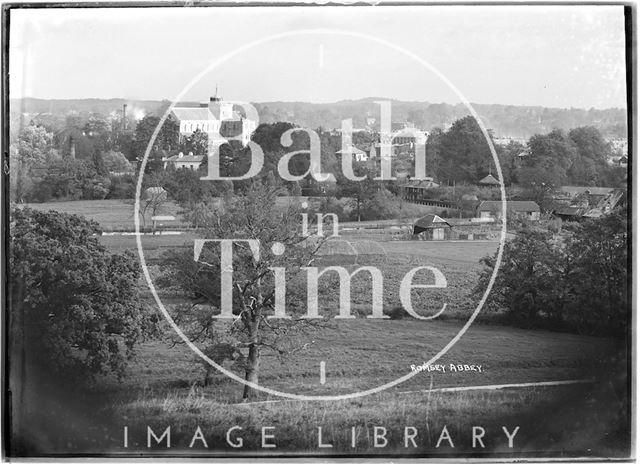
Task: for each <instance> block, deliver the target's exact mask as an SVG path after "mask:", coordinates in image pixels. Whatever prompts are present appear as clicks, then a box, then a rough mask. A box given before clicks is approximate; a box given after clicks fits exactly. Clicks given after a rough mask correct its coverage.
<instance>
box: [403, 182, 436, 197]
mask: <svg viewBox="0 0 640 464" xmlns="http://www.w3.org/2000/svg"><path fill="white" fill-rule="evenodd" d="M439 186H440V184H438V183H437V182H435V181H434V180H433V177H426V178H425V179H424V180H415V179H414V180H410V181H408V182H407V183H406V184H402V185H400V191H401V192H402V198H404V199H405V200H409V201H414V200H422V199H424V198H425V196H424V194H425V190H429V189H433V188H436V187H439Z"/></svg>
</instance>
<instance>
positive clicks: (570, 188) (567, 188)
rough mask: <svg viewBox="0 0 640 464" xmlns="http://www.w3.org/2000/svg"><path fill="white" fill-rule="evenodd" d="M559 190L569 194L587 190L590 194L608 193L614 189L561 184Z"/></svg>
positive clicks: (574, 194)
mask: <svg viewBox="0 0 640 464" xmlns="http://www.w3.org/2000/svg"><path fill="white" fill-rule="evenodd" d="M560 190H561V191H562V192H564V193H568V194H569V195H571V196H576V195H580V194H582V193H586V192H587V191H588V192H589V194H590V195H608V194H610V193H611V192H613V191H614V190H615V189H614V188H613V187H583V186H572V185H563V186H562V187H560Z"/></svg>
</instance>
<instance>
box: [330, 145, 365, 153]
mask: <svg viewBox="0 0 640 464" xmlns="http://www.w3.org/2000/svg"><path fill="white" fill-rule="evenodd" d="M344 154H347V155H366V153H365V152H363V151H362V150H360V149H359V148H358V147H354V146H351V147H349V148H347V149H346V150H338V151H337V152H336V155H344Z"/></svg>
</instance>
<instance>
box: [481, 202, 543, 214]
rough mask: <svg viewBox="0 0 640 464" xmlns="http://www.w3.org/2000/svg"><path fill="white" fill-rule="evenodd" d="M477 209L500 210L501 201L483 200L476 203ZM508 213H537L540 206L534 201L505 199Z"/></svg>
mask: <svg viewBox="0 0 640 464" xmlns="http://www.w3.org/2000/svg"><path fill="white" fill-rule="evenodd" d="M478 211H502V202H501V201H490V200H488V201H483V202H481V203H480V204H479V205H478ZM507 212H508V213H539V212H540V207H539V206H538V204H537V203H536V202H535V201H529V200H526V201H507Z"/></svg>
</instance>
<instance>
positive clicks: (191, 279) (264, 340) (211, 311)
mask: <svg viewBox="0 0 640 464" xmlns="http://www.w3.org/2000/svg"><path fill="white" fill-rule="evenodd" d="M279 193H281V192H280V189H278V188H274V187H272V186H269V185H267V184H262V183H259V182H254V183H253V184H252V185H251V187H250V188H249V189H248V190H247V191H246V192H245V194H244V195H240V196H236V197H231V198H228V201H227V202H226V203H225V204H224V206H223V207H222V208H220V209H219V210H218V209H214V208H210V209H209V210H208V211H206V212H203V214H201V218H200V223H199V227H200V228H199V235H200V236H201V237H202V238H204V239H232V238H233V239H236V240H239V239H251V240H258V241H259V246H260V249H259V257H257V256H255V255H254V253H253V250H252V249H251V248H250V247H249V246H248V244H247V243H239V244H238V245H237V246H235V247H233V282H232V286H233V297H232V300H233V301H232V312H233V314H234V316H236V318H234V319H233V321H228V320H224V319H221V320H217V319H215V318H214V317H212V316H215V315H217V314H220V312H221V310H222V309H221V292H222V291H221V269H220V267H221V264H220V263H221V248H220V245H219V244H213V243H210V244H207V245H205V246H204V247H203V248H202V251H201V253H200V256H199V258H198V261H197V262H196V261H194V253H193V250H191V251H187V252H184V251H172V252H169V253H168V254H167V255H165V257H164V262H163V264H164V268H165V269H166V273H165V276H164V279H165V280H164V282H166V283H168V284H170V285H172V286H176V287H178V288H179V289H181V290H182V291H184V292H185V295H186V296H188V297H190V298H192V299H193V300H194V301H195V302H199V303H201V304H204V305H205V306H204V307H203V306H191V307H190V308H184V307H183V308H180V310H179V311H178V312H177V316H176V317H177V318H178V320H179V321H180V322H181V324H182V325H183V326H184V327H187V328H189V327H190V328H192V330H191V331H190V336H191V338H192V339H193V340H194V341H196V342H200V343H202V344H204V346H205V347H209V349H213V348H215V347H216V346H217V345H222V344H228V343H229V339H230V338H231V339H233V340H234V343H235V346H237V348H238V349H239V350H240V351H241V352H242V355H243V360H244V361H243V365H242V366H243V369H244V373H245V379H246V380H248V381H250V382H253V383H257V382H258V379H259V370H260V354H261V350H262V348H268V349H272V350H275V351H276V352H277V353H279V354H283V355H284V354H287V353H290V352H292V351H296V350H297V349H300V348H301V346H305V345H304V342H303V339H299V338H297V337H299V336H300V334H301V333H303V332H304V330H305V329H306V328H309V327H310V326H309V322H308V321H307V320H305V319H300V318H299V317H298V316H299V314H300V311H303V310H304V309H303V306H302V305H300V304H299V303H296V301H297V300H296V295H295V294H287V298H286V303H285V305H286V306H285V308H286V311H287V315H289V316H292V319H268V316H269V315H273V314H274V311H275V309H276V291H277V289H276V285H278V286H280V285H283V283H282V282H279V283H276V279H275V274H274V271H273V269H274V268H284V270H285V273H286V276H287V281H288V282H289V281H290V280H291V279H295V276H296V275H297V274H298V273H299V272H300V271H301V267H303V266H306V265H308V264H310V263H311V261H312V260H313V257H314V254H315V252H316V250H317V247H316V246H304V245H305V243H307V237H305V236H303V235H301V233H300V231H299V227H298V221H299V218H300V213H301V212H302V210H301V209H300V207H299V206H298V205H296V204H293V203H291V204H289V205H288V206H286V207H284V208H282V207H278V206H277V205H276V198H277V196H278V195H279ZM280 244H282V245H280ZM274 246H275V247H274ZM282 246H284V247H285V248H286V251H285V252H284V253H282V254H280V253H279V252H278V253H276V251H282V250H284V248H282ZM278 248H281V250H278ZM280 290H282V289H280ZM254 395H255V391H254V390H253V389H252V388H250V387H248V386H245V388H244V392H243V398H249V397H252V396H254Z"/></svg>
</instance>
